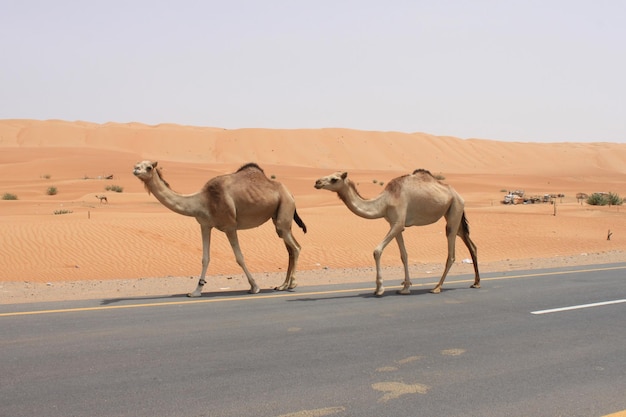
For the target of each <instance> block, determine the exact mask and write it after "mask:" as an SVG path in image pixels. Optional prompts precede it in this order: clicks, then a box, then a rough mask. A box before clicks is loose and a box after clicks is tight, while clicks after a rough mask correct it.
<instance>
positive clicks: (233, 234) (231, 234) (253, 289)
mask: <svg viewBox="0 0 626 417" xmlns="http://www.w3.org/2000/svg"><path fill="white" fill-rule="evenodd" d="M226 236H227V237H228V241H229V242H230V246H231V247H232V248H233V252H234V253H235V260H236V261H237V264H238V265H239V266H240V267H241V269H243V273H244V274H246V278H248V282H249V283H250V291H248V292H249V293H250V294H257V293H258V292H259V291H260V290H259V286H258V285H256V282H255V281H254V278H252V275H251V274H250V271H248V268H247V267H246V263H245V262H244V260H243V254H242V253H241V248H240V247H239V238H238V237H237V230H230V231H228V232H226Z"/></svg>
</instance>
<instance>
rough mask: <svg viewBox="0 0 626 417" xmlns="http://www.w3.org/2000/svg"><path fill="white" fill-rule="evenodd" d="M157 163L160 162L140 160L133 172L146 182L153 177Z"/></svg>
mask: <svg viewBox="0 0 626 417" xmlns="http://www.w3.org/2000/svg"><path fill="white" fill-rule="evenodd" d="M157 164H158V162H151V161H141V162H138V163H137V164H136V165H135V168H134V169H133V174H134V175H135V177H137V178H139V179H140V180H142V181H143V182H146V181H148V180H149V179H150V178H152V175H153V174H154V172H155V170H156V167H157Z"/></svg>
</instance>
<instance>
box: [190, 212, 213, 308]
mask: <svg viewBox="0 0 626 417" xmlns="http://www.w3.org/2000/svg"><path fill="white" fill-rule="evenodd" d="M200 231H201V233H202V272H201V273H200V280H198V286H197V287H196V289H195V290H194V291H193V292H190V293H188V294H187V297H200V296H201V295H202V287H204V284H206V280H205V279H204V277H205V276H206V270H207V268H208V267H209V249H210V247H211V227H209V226H205V225H202V224H201V225H200Z"/></svg>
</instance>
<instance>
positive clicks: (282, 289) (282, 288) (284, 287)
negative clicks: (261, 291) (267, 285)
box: [274, 285, 287, 291]
mask: <svg viewBox="0 0 626 417" xmlns="http://www.w3.org/2000/svg"><path fill="white" fill-rule="evenodd" d="M286 289H287V287H286V286H285V285H281V286H280V287H274V291H285V290H286Z"/></svg>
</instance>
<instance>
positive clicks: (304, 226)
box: [293, 211, 306, 233]
mask: <svg viewBox="0 0 626 417" xmlns="http://www.w3.org/2000/svg"><path fill="white" fill-rule="evenodd" d="M293 219H294V220H295V221H296V224H297V225H298V226H300V228H301V229H302V231H303V232H304V233H306V224H304V222H303V221H302V219H301V218H300V216H298V212H297V211H294V212H293Z"/></svg>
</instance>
